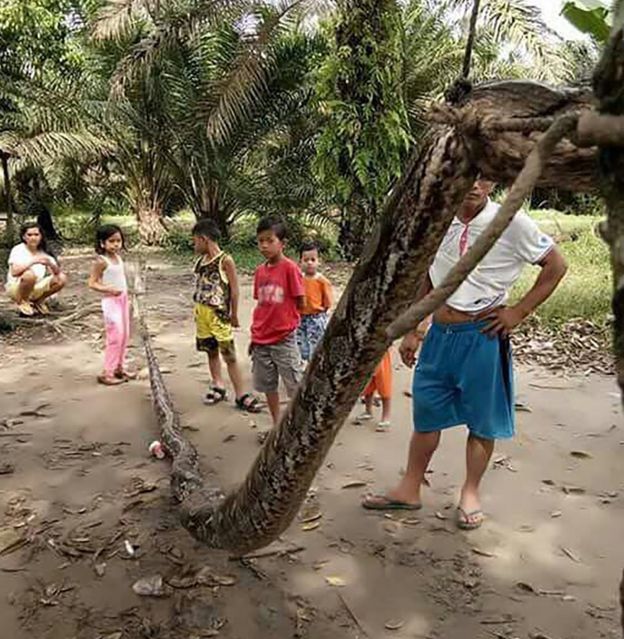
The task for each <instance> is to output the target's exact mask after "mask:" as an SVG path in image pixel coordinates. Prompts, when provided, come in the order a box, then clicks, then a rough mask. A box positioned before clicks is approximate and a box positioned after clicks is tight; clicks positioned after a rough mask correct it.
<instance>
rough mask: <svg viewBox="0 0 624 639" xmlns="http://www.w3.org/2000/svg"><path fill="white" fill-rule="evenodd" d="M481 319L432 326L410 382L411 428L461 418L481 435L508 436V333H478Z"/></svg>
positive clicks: (436, 426)
mask: <svg viewBox="0 0 624 639" xmlns="http://www.w3.org/2000/svg"><path fill="white" fill-rule="evenodd" d="M485 325H486V322H483V321H481V322H466V323H462V324H436V323H434V324H433V325H432V326H431V329H430V330H429V332H428V333H427V337H426V338H425V341H424V343H423V346H422V350H421V353H420V356H419V358H418V364H417V365H416V371H415V372H414V381H413V386H412V397H413V411H414V430H415V431H416V432H418V433H430V432H435V431H440V430H443V429H444V428H450V427H451V426H458V425H460V424H466V425H467V426H468V429H469V430H470V432H471V433H472V434H474V435H476V436H477V437H481V438H483V439H508V438H510V437H513V434H514V420H515V414H514V398H513V366H512V360H511V348H510V345H509V340H508V339H502V338H499V337H489V336H487V335H484V334H483V333H481V330H482V329H483V327H484V326H485Z"/></svg>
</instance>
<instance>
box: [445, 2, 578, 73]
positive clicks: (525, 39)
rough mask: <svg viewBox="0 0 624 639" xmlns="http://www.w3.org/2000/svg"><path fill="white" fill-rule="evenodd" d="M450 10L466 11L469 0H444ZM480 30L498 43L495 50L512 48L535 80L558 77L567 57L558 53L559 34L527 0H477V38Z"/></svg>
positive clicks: (565, 66)
mask: <svg viewBox="0 0 624 639" xmlns="http://www.w3.org/2000/svg"><path fill="white" fill-rule="evenodd" d="M445 4H446V7H447V8H449V9H450V10H451V11H453V10H454V11H463V15H464V19H465V16H466V12H467V11H468V10H469V9H470V7H471V6H472V1H471V0H446V3H445ZM484 31H489V32H490V35H491V36H492V37H493V38H494V40H495V42H496V43H497V44H498V47H499V52H500V51H501V50H502V51H503V55H504V53H505V51H509V50H514V51H515V52H516V53H515V54H514V55H515V56H516V57H517V59H518V60H519V61H524V64H525V66H526V67H527V68H530V69H531V71H532V73H531V76H532V77H533V78H535V79H539V80H548V81H551V82H552V81H555V82H557V81H561V79H562V78H563V77H565V75H566V73H567V72H568V71H569V69H568V61H567V59H566V58H565V57H562V56H561V49H560V44H561V38H560V37H559V36H558V35H557V33H555V32H554V31H553V30H552V29H551V28H550V27H549V26H548V25H547V24H546V22H545V21H544V19H543V16H542V13H541V11H540V9H539V8H538V7H536V6H535V5H533V4H532V3H531V2H530V1H527V0H488V1H487V2H483V3H481V10H480V13H479V21H478V30H477V40H479V39H480V38H481V37H482V36H483V32H484Z"/></svg>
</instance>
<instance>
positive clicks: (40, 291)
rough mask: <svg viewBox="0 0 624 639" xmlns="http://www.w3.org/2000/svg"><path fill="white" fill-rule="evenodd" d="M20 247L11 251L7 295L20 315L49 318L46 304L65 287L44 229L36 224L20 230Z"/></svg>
mask: <svg viewBox="0 0 624 639" xmlns="http://www.w3.org/2000/svg"><path fill="white" fill-rule="evenodd" d="M20 237H21V239H22V242H21V244H17V245H16V246H14V247H13V248H12V249H11V253H10V254H9V269H8V273H7V283H6V292H7V294H8V296H9V297H10V298H11V299H12V300H13V301H14V302H15V303H16V304H17V307H18V308H19V311H20V313H21V314H22V315H26V316H28V317H30V316H32V315H34V314H35V313H41V314H42V315H47V314H48V312H49V311H48V307H47V305H46V303H45V300H46V299H47V298H48V297H50V296H51V295H54V294H55V293H58V292H59V291H60V290H61V289H62V288H63V287H64V286H65V284H66V283H67V278H66V276H65V274H64V273H62V272H61V268H60V266H59V265H58V262H57V261H56V260H55V259H54V258H53V257H52V256H51V255H50V254H49V252H48V248H47V245H46V239H45V235H44V233H43V229H42V228H41V227H40V226H39V224H36V223H34V222H33V223H29V224H25V225H24V226H22V228H21V230H20Z"/></svg>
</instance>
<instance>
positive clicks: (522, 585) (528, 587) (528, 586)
mask: <svg viewBox="0 0 624 639" xmlns="http://www.w3.org/2000/svg"><path fill="white" fill-rule="evenodd" d="M516 588H519V589H520V590H524V591H525V592H530V593H531V594H534V595H536V594H537V590H536V589H535V588H534V587H533V586H532V585H531V584H528V583H526V582H524V581H519V582H517V583H516Z"/></svg>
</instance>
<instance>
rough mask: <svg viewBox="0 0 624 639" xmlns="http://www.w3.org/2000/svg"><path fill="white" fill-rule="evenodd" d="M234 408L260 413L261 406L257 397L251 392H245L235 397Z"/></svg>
mask: <svg viewBox="0 0 624 639" xmlns="http://www.w3.org/2000/svg"><path fill="white" fill-rule="evenodd" d="M235 404H236V408H238V410H242V411H244V412H246V413H261V412H262V407H261V406H260V402H259V401H258V398H257V397H254V396H253V395H252V394H251V393H245V394H244V395H241V396H240V397H238V398H237V399H236V402H235Z"/></svg>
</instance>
